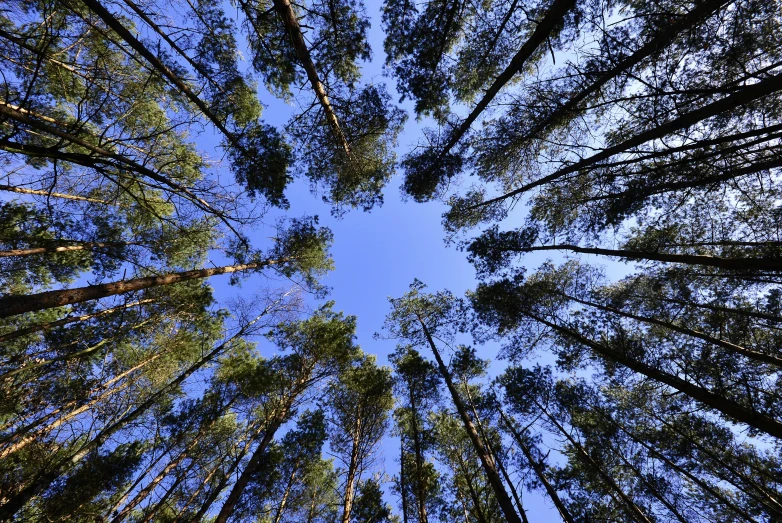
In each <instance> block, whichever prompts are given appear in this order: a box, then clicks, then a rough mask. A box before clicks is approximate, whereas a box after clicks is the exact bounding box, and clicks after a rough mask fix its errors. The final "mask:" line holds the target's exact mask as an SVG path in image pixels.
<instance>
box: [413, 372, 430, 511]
mask: <svg viewBox="0 0 782 523" xmlns="http://www.w3.org/2000/svg"><path fill="white" fill-rule="evenodd" d="M414 396H415V395H414V393H413V387H412V384H410V408H411V410H412V415H413V416H412V418H413V420H412V421H413V423H412V426H413V451H414V452H415V475H416V482H417V483H416V486H417V487H418V496H417V498H418V521H419V522H420V523H427V522H428V518H427V516H426V491H425V489H424V484H423V480H422V476H423V463H422V462H423V451H422V450H421V435H420V434H419V431H418V409H417V408H416V403H415V399H414Z"/></svg>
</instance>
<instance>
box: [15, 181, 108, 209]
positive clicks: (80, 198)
mask: <svg viewBox="0 0 782 523" xmlns="http://www.w3.org/2000/svg"><path fill="white" fill-rule="evenodd" d="M0 191H9V192H15V193H19V194H34V195H37V196H46V197H47V198H61V199H64V200H76V201H80V202H91V203H102V204H105V205H112V203H111V202H107V201H105V200H99V199H97V198H87V197H86V196H76V195H73V194H63V193H59V192H50V191H41V190H37V189H25V188H23V187H13V186H11V185H0Z"/></svg>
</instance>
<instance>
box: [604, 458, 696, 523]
mask: <svg viewBox="0 0 782 523" xmlns="http://www.w3.org/2000/svg"><path fill="white" fill-rule="evenodd" d="M611 450H612V451H613V454H614V455H615V456H617V457H618V458H619V459H620V460H621V461H622V462H623V463H624V464H625V467H627V468H628V469H630V470H631V471H632V472H633V474H635V476H636V477H637V478H638V479H639V480H641V483H643V484H644V485H645V486H646V489H647V490H648V491H650V492H651V493H652V496H654V497H655V498H657V500H658V501H659V502H660V503H662V504H663V505H664V506H665V508H666V509H668V511H669V512H670V513H671V514H673V516H674V517H675V518H676V519H677V520H678V521H679V523H689V522H688V521H687V519H685V517H684V516H682V514H681V512H680V511H679V509H677V508H676V507H675V506H674V505H673V503H671V502H670V501H669V500H668V499H667V498H666V497H665V496H664V495H663V494H662V493H660V492H659V491H658V490H657V487H655V486H654V485H652V484H651V482H650V481H649V480H648V479H646V476H645V475H644V473H643V472H642V471H640V470H638V467H636V466H635V465H633V464H632V463H631V462H630V460H629V459H627V457H625V455H624V453H623V452H622V451H621V450H616V449H614V448H612V449H611Z"/></svg>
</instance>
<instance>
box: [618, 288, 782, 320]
mask: <svg viewBox="0 0 782 523" xmlns="http://www.w3.org/2000/svg"><path fill="white" fill-rule="evenodd" d="M631 297H633V298H642V299H645V300H660V301H663V302H665V303H676V304H677V305H685V306H687V307H695V308H698V309H707V310H710V311H715V312H725V313H728V314H737V315H739V316H748V317H750V318H758V319H760V320H766V321H770V322H773V323H782V316H774V315H773V314H765V313H763V312H756V311H747V310H742V309H734V308H731V307H722V306H720V305H710V304H708V303H697V302H691V301H684V300H676V299H672V298H663V297H662V296H651V297H650V296H642V295H637V294H636V295H632V296H631Z"/></svg>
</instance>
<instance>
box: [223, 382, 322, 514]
mask: <svg viewBox="0 0 782 523" xmlns="http://www.w3.org/2000/svg"><path fill="white" fill-rule="evenodd" d="M304 381H306V379H304V378H301V379H300V380H299V384H301V383H303V382H304ZM299 392H300V391H294V392H292V393H291V396H290V397H289V398H288V399H287V400H286V403H285V405H284V406H283V408H282V410H281V411H280V412H279V413H278V414H275V416H274V418H273V419H272V421H271V423H270V424H269V427H268V428H267V429H266V430H265V431H264V434H263V439H262V440H261V442H260V443H259V444H258V446H257V447H256V449H255V451H254V452H253V455H252V457H250V461H249V462H248V463H247V466H246V467H244V470H242V473H241V475H240V476H239V479H237V480H236V483H234V486H233V488H232V489H231V493H230V494H228V497H227V498H226V499H225V502H224V503H223V506H222V507H221V508H220V513H219V514H218V515H217V518H216V519H215V523H226V522H227V521H228V518H229V517H231V514H233V511H234V509H235V508H236V504H237V503H238V502H239V498H240V497H241V495H242V493H243V492H244V489H245V488H247V484H248V483H249V482H250V478H251V477H252V475H253V474H254V473H255V471H256V470H258V467H260V465H261V460H262V459H263V456H264V455H265V454H266V449H267V447H268V446H269V444H270V443H271V442H272V440H273V439H274V434H275V433H276V432H277V429H279V428H280V426H281V425H282V424H283V423H284V422H285V419H286V418H287V416H288V412H290V409H291V407H292V406H293V402H294V401H295V399H296V397H297V396H298V395H299Z"/></svg>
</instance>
